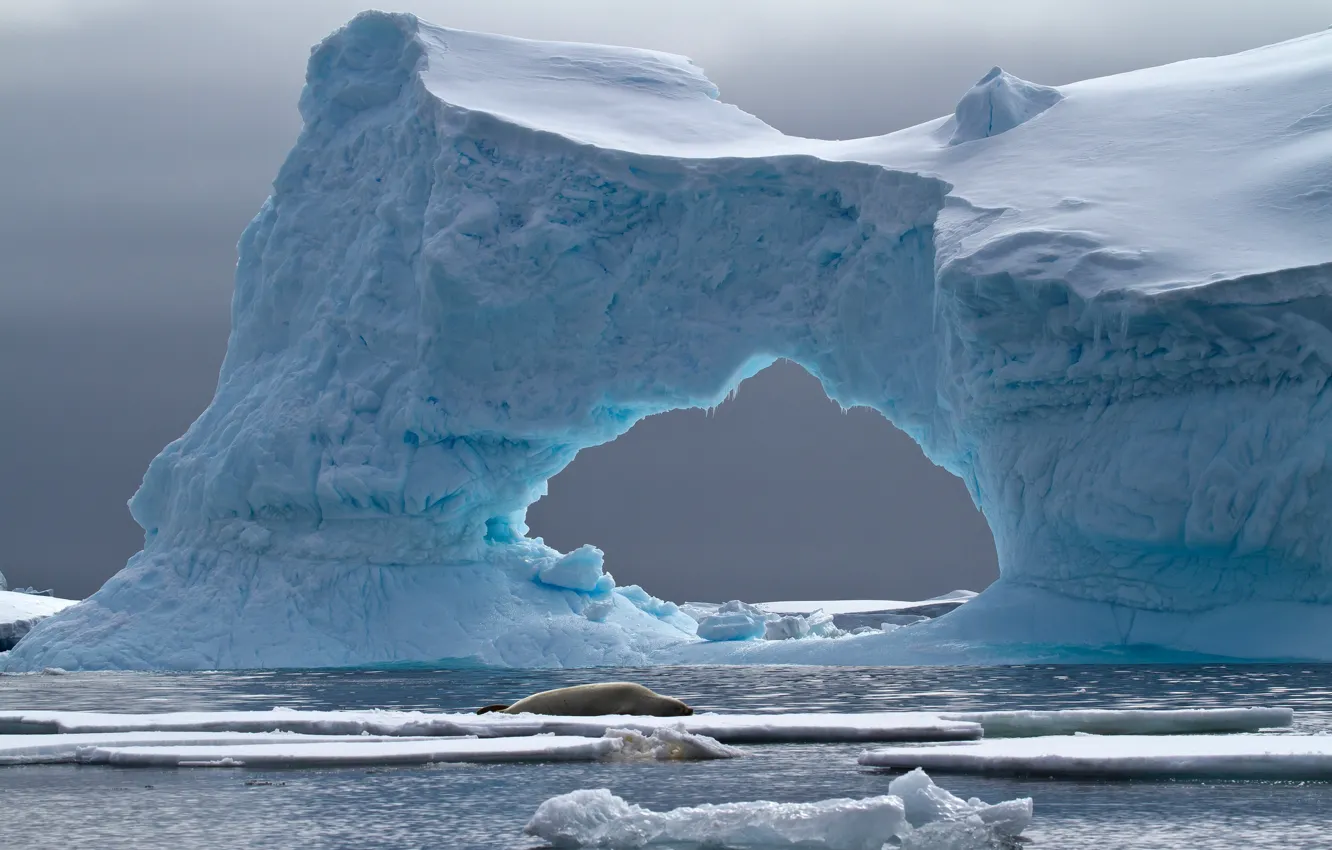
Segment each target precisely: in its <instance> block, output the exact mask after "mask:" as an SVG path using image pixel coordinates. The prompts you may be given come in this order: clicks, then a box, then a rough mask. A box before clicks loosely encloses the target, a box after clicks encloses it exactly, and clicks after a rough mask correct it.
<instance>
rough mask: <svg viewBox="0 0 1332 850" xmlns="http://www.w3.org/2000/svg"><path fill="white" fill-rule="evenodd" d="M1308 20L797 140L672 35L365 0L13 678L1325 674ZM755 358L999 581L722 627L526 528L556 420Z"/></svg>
mask: <svg viewBox="0 0 1332 850" xmlns="http://www.w3.org/2000/svg"><path fill="white" fill-rule="evenodd" d="M1329 48H1332V33H1319V34H1315V35H1311V36H1308V37H1305V38H1299V39H1294V40H1292V41H1288V42H1284V43H1282V44H1278V45H1273V46H1271V47H1267V48H1262V49H1259V50H1253V51H1249V52H1246V53H1241V54H1237V55H1234V56H1228V57H1220V58H1215V59H1200V60H1195V61H1190V62H1182V63H1177V64H1174V65H1170V66H1166V67H1162V68H1155V69H1148V70H1144V71H1137V72H1133V73H1129V74H1123V75H1118V76H1114V77H1107V78H1103V79H1097V80H1089V81H1086V82H1082V83H1076V84H1073V85H1068V86H1062V87H1060V88H1059V89H1058V90H1057V91H1056V90H1053V89H1046V88H1044V87H1040V86H1036V85H1033V84H1029V83H1026V82H1025V81H1022V80H1018V79H1016V78H1013V77H1011V75H1007V74H1003V73H1002V72H999V73H993V74H990V75H987V76H986V78H985V79H982V80H981V81H980V82H979V83H978V84H977V87H976V88H974V89H973V90H972V91H971V92H969V93H966V94H965V95H964V96H963V98H962V103H961V104H960V105H959V108H958V110H957V112H956V114H955V115H953V116H948V117H946V118H942V119H939V120H937V121H933V122H929V123H927V124H923V125H921V126H919V127H914V128H911V129H908V130H903V131H901V132H898V133H894V134H890V135H888V136H882V137H877V138H870V139H859V140H852V141H843V142H827V141H818V140H809V139H798V138H792V137H788V136H784V135H782V134H781V133H779V132H778V131H776V130H774V129H773V128H771V127H768V126H767V125H765V124H763V123H762V122H761V121H760V120H759V119H757V118H755V117H753V116H750V115H747V114H745V113H743V112H741V111H740V110H739V109H737V108H735V107H734V106H730V105H728V104H726V103H724V102H722V101H721V100H720V99H719V95H718V92H717V91H716V89H715V87H714V86H713V85H712V84H711V83H710V82H709V81H708V80H707V79H706V77H704V76H703V74H702V72H701V71H700V70H699V69H698V68H697V67H696V66H694V65H692V64H691V63H690V62H689V61H688V60H686V59H683V58H680V57H676V56H671V55H667V54H662V53H655V52H651V51H642V50H631V49H624V48H610V47H600V46H592V45H574V44H551V43H543V42H530V41H522V40H517V39H509V38H501V37H496V36H487V35H478V34H473V33H465V32H458V31H453V30H444V29H439V28H436V27H433V26H430V25H427V24H425V23H422V22H420V21H418V20H417V19H415V18H413V17H410V16H405V15H388V14H383V13H366V14H364V15H361V16H358V17H357V18H356V19H355V20H354V21H352V22H351V23H350V24H349V25H348V26H346V27H345V28H343V29H342V30H339V31H338V32H336V33H334V34H333V35H331V36H330V37H329V38H328V39H326V40H325V41H324V42H323V43H322V44H321V45H320V46H319V47H318V48H316V50H315V51H314V52H313V54H312V55H311V58H310V64H309V71H308V75H307V84H306V87H305V90H304V92H303V93H302V96H301V101H300V109H301V114H302V117H303V118H304V122H305V125H304V129H303V130H302V133H301V136H300V138H299V140H298V141H297V143H296V145H295V147H294V148H293V150H292V152H291V153H290V155H289V156H288V158H287V160H286V162H285V163H284V164H283V166H282V168H281V170H280V171H279V173H278V175H277V178H276V180H275V181H274V186H273V194H272V196H271V197H270V198H269V200H268V201H267V202H266V203H265V205H264V207H263V208H262V209H261V210H260V212H259V214H258V216H257V217H256V218H255V219H254V221H253V222H252V223H251V225H250V226H249V227H248V228H247V229H246V231H245V233H244V234H243V236H242V237H241V240H240V245H239V252H240V257H239V264H238V267H237V275H236V293H235V298H234V301H233V313H232V325H233V327H232V335H231V338H230V342H229V344H228V351H227V357H226V361H225V362H224V364H223V367H222V372H221V375H220V377H219V381H218V387H217V393H216V396H215V397H214V399H213V402H212V404H211V405H210V406H209V407H208V409H207V410H206V411H205V412H204V413H203V414H202V415H201V416H200V417H199V419H198V420H197V421H196V422H195V423H194V424H193V425H192V426H191V427H190V429H189V431H188V432H187V433H186V434H185V435H184V436H182V437H181V438H180V439H178V440H177V441H175V442H173V443H172V444H171V445H169V446H168V447H167V448H166V449H165V450H164V451H163V452H162V453H161V454H160V455H159V456H158V457H157V458H156V459H155V460H154V461H153V463H152V464H151V466H150V467H149V469H148V472H147V474H146V476H145V478H144V483H143V486H142V488H141V489H140V490H139V492H138V493H137V494H136V495H135V497H134V499H133V501H132V503H131V510H132V513H133V515H134V517H135V519H136V520H137V521H138V522H139V523H140V524H141V525H142V526H143V527H144V529H145V542H144V549H143V551H142V552H141V553H140V554H138V555H136V556H135V557H134V558H133V559H131V561H130V563H129V564H128V565H127V567H126V568H125V569H124V570H123V571H122V572H121V573H120V574H118V575H117V576H116V577H115V578H113V579H112V580H111V581H109V582H108V583H107V585H106V586H105V587H104V588H103V589H102V590H101V591H99V592H98V593H97V594H96V595H95V596H94V597H92V598H91V599H90V600H88V601H87V602H85V603H84V604H82V605H79V606H77V607H75V608H71V609H69V610H68V611H65V612H63V613H61V614H59V615H57V616H54V617H52V618H50V619H48V620H46V621H44V622H42V623H41V624H39V625H38V626H37V627H36V628H35V629H34V630H33V631H32V632H31V633H30V635H29V636H28V637H26V638H25V639H24V640H23V642H22V643H21V644H20V645H19V646H18V647H16V648H15V649H14V650H13V651H12V652H11V653H10V654H9V657H8V659H7V661H6V662H5V663H7V664H8V666H9V668H11V669H16V670H32V669H40V668H42V667H45V666H58V667H64V668H70V669H73V668H108V667H109V668H224V667H274V666H295V667H317V666H347V665H365V664H386V663H413V662H415V663H430V664H440V665H474V664H482V665H509V666H557V665H592V664H643V663H655V662H693V661H719V662H728V663H729V662H751V661H752V662H763V661H795V662H812V663H862V664H863V663H871V664H873V663H912V662H922V661H927V662H931V663H949V662H993V661H1008V660H1033V659H1041V660H1059V659H1069V658H1086V657H1100V656H1097V655H1096V654H1097V653H1108V654H1106V655H1105V656H1104V657H1110V658H1123V657H1126V654H1127V655H1132V654H1133V653H1135V652H1144V651H1146V652H1149V653H1157V655H1156V656H1154V657H1159V653H1166V654H1167V655H1168V654H1170V653H1174V654H1175V655H1173V656H1171V657H1176V656H1180V655H1182V656H1185V657H1216V656H1221V657H1231V658H1269V659H1272V658H1275V659H1280V658H1321V659H1332V614H1330V613H1329V612H1330V611H1332V608H1329V605H1330V604H1332V572H1329V567H1328V565H1329V564H1332V533H1329V531H1328V524H1327V523H1326V521H1325V518H1326V517H1327V516H1328V515H1329V513H1330V512H1332V488H1329V487H1328V486H1327V482H1328V481H1329V480H1332V476H1330V472H1332V470H1330V468H1329V457H1328V451H1327V450H1328V447H1329V446H1328V444H1329V437H1328V435H1329V434H1330V433H1332V428H1329V427H1328V426H1329V424H1330V423H1332V404H1330V403H1329V395H1328V392H1327V390H1326V389H1325V388H1326V386H1327V378H1328V376H1329V374H1330V373H1332V330H1329V328H1330V327H1332V301H1330V300H1329V297H1328V289H1329V286H1332V240H1329V239H1328V238H1327V234H1328V232H1329V226H1330V225H1332V166H1329V163H1330V162H1332V156H1329V153H1330V152H1332V121H1329V114H1332V113H1329V111H1328V108H1327V107H1328V95H1327V92H1328V91H1332V49H1329ZM1056 95H1057V97H1056ZM981 113H984V116H985V125H984V126H983V127H982V126H980V125H979V124H978V120H979V119H978V118H977V116H978V115H980V114H981ZM1000 131H1001V132H1000ZM778 357H787V358H791V359H792V360H795V361H796V362H798V363H800V364H802V365H803V366H804V367H805V368H806V369H808V370H809V371H810V372H811V373H813V374H814V375H816V376H817V377H818V378H819V379H820V381H821V382H822V384H823V387H824V389H825V391H826V392H827V393H828V395H829V396H830V397H831V398H833V399H835V400H836V401H838V402H839V403H841V404H843V405H847V406H850V405H866V406H870V407H873V408H874V409H876V410H878V411H880V412H881V413H883V414H884V415H885V416H887V417H888V418H889V419H891V420H892V421H893V422H894V423H896V424H897V425H898V426H899V427H901V428H902V429H903V430H904V431H906V432H907V433H908V434H910V435H911V436H912V437H913V438H915V439H916V440H917V441H918V442H919V443H920V445H921V446H922V448H923V449H924V451H925V452H926V453H927V455H928V456H929V457H930V458H932V459H933V460H934V461H935V462H936V463H938V464H940V465H941V466H943V467H944V468H946V469H948V470H950V471H951V472H953V473H955V474H957V475H958V476H960V477H961V478H962V479H963V480H964V481H965V482H966V484H967V486H968V487H969V489H970V492H971V494H972V497H973V499H974V500H975V501H976V504H977V505H978V506H979V507H980V509H981V510H982V511H983V512H984V514H985V516H986V518H987V520H988V522H989V523H990V527H991V528H992V530H993V532H994V535H995V543H996V547H997V551H998V554H999V563H1000V571H1001V578H1000V580H999V582H998V583H997V584H996V585H995V586H994V587H992V588H990V589H989V590H988V591H986V592H985V593H983V594H982V595H981V596H979V597H978V598H976V599H975V600H972V601H971V602H968V603H967V604H966V605H965V606H963V607H962V608H960V609H959V610H958V611H956V612H953V613H950V614H948V615H947V616H945V617H942V618H940V619H938V620H935V621H932V622H929V623H924V624H918V625H913V626H909V627H905V628H901V629H897V630H895V631H893V632H891V633H886V634H877V635H859V636H852V637H846V638H839V639H802V640H788V641H772V642H768V641H737V642H730V643H716V642H711V643H709V642H704V641H700V640H698V638H697V636H696V634H695V628H696V624H695V623H694V621H693V620H692V619H691V618H689V617H688V616H687V615H685V614H684V613H682V612H681V611H680V610H679V609H678V608H676V607H675V606H673V605H671V604H670V603H668V602H664V601H662V600H658V599H654V598H653V597H652V596H651V595H650V594H649V593H648V592H646V591H644V590H643V589H641V588H637V587H634V588H616V587H614V580H613V578H612V577H611V576H610V573H608V572H606V571H605V570H606V568H607V567H609V568H610V569H613V568H614V564H604V563H603V562H602V559H601V558H600V556H599V552H598V551H597V550H596V549H595V548H594V547H588V548H587V549H584V550H580V551H579V552H578V553H574V554H571V555H569V556H566V555H564V554H563V553H559V552H556V551H554V550H552V549H550V548H549V547H546V546H545V545H544V544H543V543H542V542H541V541H539V540H531V539H528V538H527V537H526V536H525V535H526V526H525V524H524V515H525V510H526V508H527V506H528V505H529V504H531V503H532V502H533V501H534V500H535V499H537V498H538V497H539V496H540V495H541V494H542V493H544V491H545V482H546V480H547V479H548V478H550V477H551V476H552V475H554V474H555V473H557V472H559V471H560V470H561V469H563V468H564V467H565V466H566V465H567V464H568V463H569V462H570V461H571V460H572V459H573V457H574V455H575V454H576V453H577V451H578V450H579V449H581V448H583V447H587V446H591V445H596V444H598V443H602V442H605V441H608V440H611V439H614V438H615V437H616V436H617V435H619V434H621V433H623V432H624V431H626V430H627V429H628V428H629V427H631V426H632V425H633V424H634V422H636V421H638V420H639V419H641V418H642V417H644V416H647V415H649V414H652V413H656V412H660V411H665V410H671V409H675V408H681V407H691V406H706V405H712V404H715V403H717V402H718V401H719V400H720V399H722V398H723V397H724V396H725V394H726V393H727V392H728V391H729V390H730V389H731V388H733V387H734V386H735V385H736V383H737V382H738V381H740V380H741V379H742V378H744V377H745V376H747V375H750V374H753V373H754V372H755V371H757V370H758V369H760V368H762V367H763V366H765V365H767V364H768V363H771V362H772V361H773V360H774V359H775V358H778ZM593 542H595V541H593ZM890 545H891V541H885V546H886V547H887V546H890ZM543 577H544V579H543ZM1144 648H1146V649H1144Z"/></svg>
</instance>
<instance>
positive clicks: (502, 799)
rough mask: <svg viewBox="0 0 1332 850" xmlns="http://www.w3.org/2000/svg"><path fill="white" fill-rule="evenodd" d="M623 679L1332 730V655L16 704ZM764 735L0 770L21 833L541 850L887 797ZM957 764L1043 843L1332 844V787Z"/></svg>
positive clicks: (750, 702)
mask: <svg viewBox="0 0 1332 850" xmlns="http://www.w3.org/2000/svg"><path fill="white" fill-rule="evenodd" d="M609 678H622V679H632V680H635V681H640V682H643V683H644V684H646V685H649V686H650V687H654V688H657V689H658V690H662V691H665V692H669V693H672V694H674V695H676V696H680V697H682V698H684V699H686V700H688V701H690V702H691V703H693V704H694V705H695V706H696V707H698V708H701V709H712V710H720V711H746V712H768V711H820V710H822V711H875V710H891V709H904V710H905V709H952V710H965V709H982V708H989V709H1015V708H1034V709H1040V708H1069V707H1079V706H1082V707H1105V708H1116V707H1119V708H1128V707H1142V708H1185V707H1200V708H1201V707H1228V706H1244V705H1285V706H1290V707H1292V708H1294V709H1295V710H1296V720H1297V726H1296V730H1295V731H1301V732H1313V733H1325V734H1332V665H1316V666H1314V665H1283V666H1265V667H1257V666H1254V667H1235V666H1223V665H1218V666H1196V667H1165V666H1160V667H1158V666H1142V667H1124V668H1114V667H1107V666H1090V667H1007V668H948V669H922V668H872V669H871V668H809V667H767V668H762V667H702V668H700V667H691V668H678V669H662V668H654V669H646V670H614V671H612V670H604V669H603V670H597V671H586V670H582V671H513V672H503V671H501V672H496V671H441V672H428V671H418V670H413V671H405V672H310V673H289V672H285V673H211V674H171V675H158V674H70V675H63V676H52V675H36V676H0V709H4V710H10V709H17V708H62V709H80V710H103V711H170V710H187V709H195V710H204V709H224V708H256V709H257V708H269V707H272V706H288V707H292V708H315V709H337V708H370V707H383V708H404V709H424V710H460V709H471V708H474V707H476V706H478V705H482V704H485V703H491V702H501V701H508V700H510V699H514V698H516V697H519V696H522V695H524V694H527V693H531V692H533V691H536V690H542V689H545V688H549V687H557V686H560V685H567V684H577V683H581V682H585V681H593V680H602V681H604V680H606V679H609ZM746 749H748V750H750V752H751V755H750V757H748V758H744V759H735V760H730V761H716V762H693V763H669V762H663V763H628V764H545V765H491V766H472V765H448V766H432V767H407V768H377V769H370V770H367V769H366V768H340V769H321V770H289V771H245V770H198V769H193V770H192V769H178V770H177V769H173V770H159V769H132V770H125V769H116V768H106V767H76V766H45V767H43V766H34V767H11V768H0V847H5V848H8V847H14V848H31V847H43V848H44V847H52V848H65V847H90V848H122V847H125V848H129V847H132V848H169V849H170V850H186V849H187V848H233V847H235V848H242V847H243V848H251V847H255V848H268V847H272V848H487V850H492V849H493V848H520V847H530V846H532V844H533V843H532V842H531V841H530V840H528V839H524V838H523V836H522V827H523V824H524V823H525V822H526V821H527V819H528V817H530V816H531V814H532V812H533V811H534V810H535V809H536V807H537V805H538V804H539V803H540V802H541V801H542V800H545V799H546V798H548V797H551V796H554V795H556V794H562V793H565V792H568V791H572V790H574V789H577V788H600V787H604V788H609V789H611V790H612V791H613V792H614V793H616V794H618V795H620V796H621V797H624V798H625V799H627V800H629V801H631V802H635V803H639V804H642V805H646V806H649V807H651V808H656V809H666V808H673V807H676V806H682V805H695V804H698V803H704V802H723V801H730V800H755V799H767V800H780V801H802V800H819V799H825V798H829V797H847V796H850V797H865V796H872V795H875V794H882V793H886V787H887V784H888V781H889V779H890V778H891V776H890V775H888V774H884V773H878V772H874V771H871V770H868V769H865V768H861V767H859V766H858V765H857V764H856V756H857V755H858V754H859V753H860V751H861V750H862V749H863V748H862V747H861V746H859V745H850V746H845V745H784V746H763V747H748V748H746ZM935 778H936V780H937V781H938V782H939V784H941V785H943V786H944V787H946V788H948V789H949V790H951V791H953V792H954V793H956V794H959V795H961V796H963V797H969V796H972V795H975V796H978V797H981V798H982V799H985V800H987V801H990V802H996V801H999V800H1004V799H1010V798H1013V797H1021V796H1030V797H1033V798H1034V799H1035V803H1036V820H1035V823H1034V824H1033V826H1032V828H1031V829H1029V830H1028V831H1027V836H1028V838H1029V842H1028V844H1027V846H1028V847H1029V848H1031V850H1053V848H1060V850H1064V848H1068V850H1075V849H1076V850H1081V849H1082V848H1107V850H1111V849H1113V848H1134V850H1154V849H1155V848H1161V850H1165V849H1166V848H1170V850H1212V848H1262V849H1263V850H1266V848H1281V850H1300V849H1301V848H1327V850H1332V783H1307V782H1161V781H1150V782H1149V781H1141V782H1099V781H1078V782H1069V781H1060V782H1054V781H1047V780H1024V779H996V778H975V777H964V776H936V777H935ZM256 780H258V781H259V782H261V783H271V784H256ZM247 782H248V783H250V784H247Z"/></svg>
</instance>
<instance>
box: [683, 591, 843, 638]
mask: <svg viewBox="0 0 1332 850" xmlns="http://www.w3.org/2000/svg"><path fill="white" fill-rule="evenodd" d="M698 613H699V615H700V617H701V619H699V620H698V630H697V634H698V636H699V637H701V638H703V639H704V640H709V641H728V640H757V639H760V638H762V639H763V640H797V639H800V638H807V637H824V638H831V637H841V636H842V635H844V634H846V632H844V631H843V630H842V629H839V628H837V626H836V624H835V623H834V622H833V617H832V615H831V614H826V613H824V612H823V611H815V612H813V613H811V614H775V613H773V612H770V611H764V610H763V609H762V608H759V607H758V606H756V605H750V604H749V603H747V602H741V601H740V600H738V599H732V600H731V601H730V602H727V603H724V604H722V605H720V606H718V607H716V608H715V609H713V610H711V611H710V612H708V613H703V612H702V611H699V612H698Z"/></svg>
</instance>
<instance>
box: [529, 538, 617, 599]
mask: <svg viewBox="0 0 1332 850" xmlns="http://www.w3.org/2000/svg"><path fill="white" fill-rule="evenodd" d="M605 557H606V556H605V553H604V552H602V551H601V550H600V549H598V548H597V547H595V546H579V547H578V548H577V549H575V550H573V551H572V552H570V553H569V554H567V555H565V556H564V557H562V558H559V559H558V560H556V561H555V562H554V563H552V564H549V565H547V566H544V567H542V568H541V569H540V570H539V571H538V572H537V578H538V579H539V580H540V581H541V582H542V583H543V584H549V585H551V586H552V587H564V588H568V589H569V590H581V591H583V592H584V593H592V592H594V591H609V590H611V588H613V587H615V581H614V580H613V579H611V578H610V577H609V576H607V575H606V573H605V571H604V565H605Z"/></svg>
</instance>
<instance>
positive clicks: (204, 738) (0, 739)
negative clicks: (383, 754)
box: [0, 732, 383, 765]
mask: <svg viewBox="0 0 1332 850" xmlns="http://www.w3.org/2000/svg"><path fill="white" fill-rule="evenodd" d="M364 740H383V739H376V738H370V739H367V738H365V737H363V736H318V735H296V734H291V733H286V732H259V733H252V732H86V733H78V734H72V735H0V765H16V764H67V763H73V762H80V761H87V760H88V759H89V758H90V753H91V752H92V751H93V750H95V749H97V748H99V747H102V748H107V747H110V748H117V747H218V746H259V745H268V744H282V743H299V742H309V741H313V742H317V743H329V742H340V741H364Z"/></svg>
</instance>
